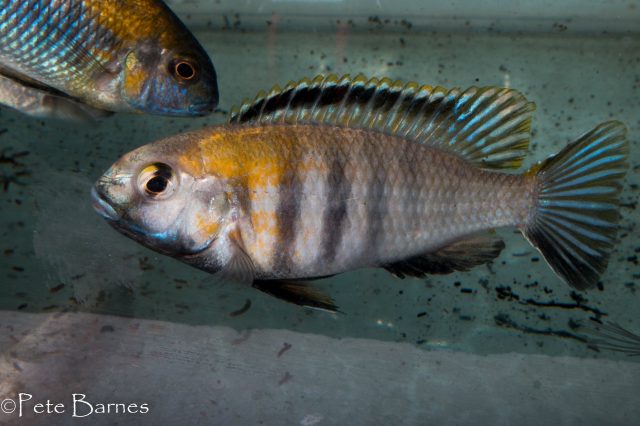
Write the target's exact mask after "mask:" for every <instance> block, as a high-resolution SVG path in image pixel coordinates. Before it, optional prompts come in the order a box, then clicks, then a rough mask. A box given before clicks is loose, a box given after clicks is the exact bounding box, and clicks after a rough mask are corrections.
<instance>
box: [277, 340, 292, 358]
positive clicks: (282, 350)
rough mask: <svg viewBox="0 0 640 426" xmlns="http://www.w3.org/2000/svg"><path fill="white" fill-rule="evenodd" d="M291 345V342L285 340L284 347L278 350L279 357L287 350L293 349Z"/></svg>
mask: <svg viewBox="0 0 640 426" xmlns="http://www.w3.org/2000/svg"><path fill="white" fill-rule="evenodd" d="M291 346H292V345H291V343H287V342H284V345H283V346H282V349H280V350H279V351H278V358H280V357H281V356H282V355H283V354H284V353H285V352H286V351H288V350H289V349H291Z"/></svg>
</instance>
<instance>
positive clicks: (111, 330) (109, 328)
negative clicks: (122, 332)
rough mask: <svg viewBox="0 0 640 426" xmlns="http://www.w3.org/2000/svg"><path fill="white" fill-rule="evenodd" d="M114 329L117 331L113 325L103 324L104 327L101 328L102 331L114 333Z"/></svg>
mask: <svg viewBox="0 0 640 426" xmlns="http://www.w3.org/2000/svg"><path fill="white" fill-rule="evenodd" d="M114 331H116V329H115V328H113V326H112V325H108V324H107V325H103V326H102V328H101V329H100V333H113V332H114Z"/></svg>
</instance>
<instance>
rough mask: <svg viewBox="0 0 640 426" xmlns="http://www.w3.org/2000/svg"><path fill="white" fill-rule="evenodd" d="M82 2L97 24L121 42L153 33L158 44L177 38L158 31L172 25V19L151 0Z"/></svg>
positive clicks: (174, 42) (168, 43)
mask: <svg viewBox="0 0 640 426" xmlns="http://www.w3.org/2000/svg"><path fill="white" fill-rule="evenodd" d="M83 5H84V7H85V8H86V9H87V11H88V12H89V14H90V15H92V16H95V19H96V20H97V22H98V24H99V25H100V26H101V27H103V28H105V29H108V30H109V31H111V32H113V34H114V35H115V36H116V37H117V38H118V39H119V40H121V41H123V42H135V41H136V40H139V39H140V38H141V37H148V36H154V35H155V36H157V37H158V39H159V40H160V41H161V44H162V45H164V46H168V47H176V46H177V42H178V41H179V40H180V39H179V38H177V37H175V34H173V33H171V32H169V31H162V30H160V29H162V28H172V27H173V26H174V25H175V22H174V19H173V16H172V15H171V14H170V13H168V9H167V8H166V6H165V5H164V4H162V3H159V2H157V1H155V0H127V1H123V0H102V1H95V0H83Z"/></svg>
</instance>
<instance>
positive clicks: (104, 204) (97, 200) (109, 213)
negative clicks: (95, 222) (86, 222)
mask: <svg viewBox="0 0 640 426" xmlns="http://www.w3.org/2000/svg"><path fill="white" fill-rule="evenodd" d="M91 201H92V203H93V209H94V210H95V211H96V213H98V214H99V215H100V216H102V217H103V218H104V219H106V220H109V221H115V220H118V219H119V218H120V215H119V214H118V212H116V210H115V209H114V208H113V207H112V206H111V204H109V202H108V201H107V200H106V199H105V198H104V197H103V196H102V194H100V193H99V192H98V190H97V189H96V188H95V187H93V188H91Z"/></svg>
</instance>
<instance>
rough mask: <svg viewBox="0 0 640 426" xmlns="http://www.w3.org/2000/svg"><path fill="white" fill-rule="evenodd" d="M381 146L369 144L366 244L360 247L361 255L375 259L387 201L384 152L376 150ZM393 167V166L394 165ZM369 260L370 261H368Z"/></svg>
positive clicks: (377, 255)
mask: <svg viewBox="0 0 640 426" xmlns="http://www.w3.org/2000/svg"><path fill="white" fill-rule="evenodd" d="M380 146H382V145H381V144H369V150H372V151H373V152H372V153H371V154H370V157H369V158H370V159H372V161H369V162H368V164H370V167H371V177H370V180H369V182H367V185H368V187H369V188H368V189H369V191H368V193H369V195H368V197H367V215H366V217H365V220H366V222H367V231H366V242H365V244H364V246H363V247H362V250H363V253H366V252H368V253H374V254H375V257H376V258H378V257H379V253H380V250H379V248H378V246H379V245H380V240H381V238H382V227H381V224H382V221H383V220H384V219H385V217H386V216H387V210H388V209H387V201H386V200H385V199H384V189H385V185H386V180H387V174H388V166H387V165H386V163H385V157H384V154H385V153H384V150H382V149H376V148H377V147H380ZM394 165H395V164H394ZM368 257H372V256H370V255H369V256H368ZM369 260H370V259H369Z"/></svg>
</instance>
